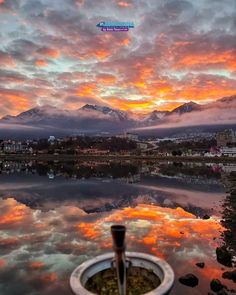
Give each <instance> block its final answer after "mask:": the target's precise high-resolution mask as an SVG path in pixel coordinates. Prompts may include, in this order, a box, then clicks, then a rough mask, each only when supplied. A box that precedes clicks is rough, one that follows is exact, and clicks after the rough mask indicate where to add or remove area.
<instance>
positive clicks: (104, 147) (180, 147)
mask: <svg viewBox="0 0 236 295" xmlns="http://www.w3.org/2000/svg"><path fill="white" fill-rule="evenodd" d="M12 154H13V155H18V154H22V155H32V156H37V155H55V156H57V155H74V156H76V155H127V156H129V155H137V156H139V155H144V156H148V155H158V156H172V157H173V156H174V157H177V156H178V157H181V156H185V157H236V134H235V131H234V130H232V129H226V130H224V131H220V132H217V133H215V135H211V136H209V137H208V138H206V137H197V136H196V137H187V138H186V137H182V138H163V139H159V138H155V137H154V136H151V137H148V138H140V137H139V135H138V134H134V133H124V134H119V135H116V136H110V137H108V136H93V137H90V136H86V135H79V136H67V137H64V138H56V137H55V136H53V135H51V136H50V137H49V138H43V139H28V140H24V141H18V140H12V139H9V140H0V155H2V156H4V155H12Z"/></svg>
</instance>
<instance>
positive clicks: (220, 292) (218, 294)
mask: <svg viewBox="0 0 236 295" xmlns="http://www.w3.org/2000/svg"><path fill="white" fill-rule="evenodd" d="M216 294H217V295H228V293H227V292H226V291H225V290H224V289H222V290H220V291H219V292H217V293H216Z"/></svg>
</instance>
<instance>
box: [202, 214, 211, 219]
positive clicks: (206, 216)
mask: <svg viewBox="0 0 236 295" xmlns="http://www.w3.org/2000/svg"><path fill="white" fill-rule="evenodd" d="M209 218H210V216H209V215H208V214H205V215H203V217H202V219H209Z"/></svg>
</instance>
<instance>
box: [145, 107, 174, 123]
mask: <svg viewBox="0 0 236 295" xmlns="http://www.w3.org/2000/svg"><path fill="white" fill-rule="evenodd" d="M169 113H170V112H168V111H157V110H155V111H153V112H151V113H149V114H147V115H146V116H145V117H144V119H143V122H146V123H156V122H158V121H160V120H161V119H163V118H164V117H165V116H166V115H167V114H169Z"/></svg>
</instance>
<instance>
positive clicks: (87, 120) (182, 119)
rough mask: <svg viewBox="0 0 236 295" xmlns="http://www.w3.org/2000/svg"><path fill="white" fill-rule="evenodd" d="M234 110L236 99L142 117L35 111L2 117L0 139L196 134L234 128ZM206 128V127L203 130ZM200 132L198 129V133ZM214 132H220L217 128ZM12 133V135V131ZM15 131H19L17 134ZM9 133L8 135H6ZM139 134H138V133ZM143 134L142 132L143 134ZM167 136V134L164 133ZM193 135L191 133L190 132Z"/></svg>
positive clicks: (87, 110) (92, 109)
mask: <svg viewBox="0 0 236 295" xmlns="http://www.w3.org/2000/svg"><path fill="white" fill-rule="evenodd" d="M235 107H236V96H232V97H229V98H223V99H221V100H218V101H216V102H214V103H210V104H207V105H204V106H202V105H198V104H196V103H194V102H189V103H185V104H183V105H181V106H179V107H178V108H176V109H174V110H172V111H170V112H169V111H159V110H154V111H152V112H150V113H148V114H146V115H145V116H144V115H142V116H135V118H134V115H132V114H130V113H129V112H126V111H121V110H118V109H112V108H110V107H107V106H98V105H89V104H87V105H85V106H83V107H82V108H80V109H77V110H74V111H69V110H61V109H58V108H56V107H53V106H43V107H35V108H33V109H30V110H28V111H25V112H23V113H21V114H19V115H17V116H9V115H8V116H5V117H3V118H2V119H1V120H0V130H1V133H2V136H3V137H4V136H6V135H5V134H4V133H6V132H7V131H8V137H9V136H11V132H12V134H13V132H14V134H15V136H17V134H19V135H22V136H23V134H24V135H26V134H28V135H31V136H32V135H33V136H35V134H37V135H38V136H43V135H44V136H47V135H50V134H54V135H57V136H59V135H60V136H63V135H66V134H73V133H74V134H78V133H86V134H93V135H94V134H97V133H101V132H103V133H105V134H106V133H118V132H121V131H124V130H127V129H133V128H144V127H148V126H153V125H154V126H156V127H158V126H159V127H161V128H162V132H164V131H165V130H164V129H163V128H171V129H173V128H177V127H179V128H183V127H184V126H192V128H193V127H194V126H199V125H202V127H201V128H200V127H198V129H196V128H195V129H194V130H195V131H196V130H198V131H199V132H200V131H201V130H202V129H203V130H205V129H206V128H209V127H206V125H212V126H217V125H226V124H231V125H235V123H236V117H235V114H234V112H233V110H234V109H235ZM204 126H205V127H204ZM199 128H200V129H199ZM217 128H220V127H219V126H218V127H217ZM11 130H12V131H11ZM16 131H18V132H17V133H16ZM9 132H10V133H9ZM140 132H141V131H140ZM143 132H144V131H143ZM166 132H169V131H168V130H166ZM191 132H193V130H191Z"/></svg>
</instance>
